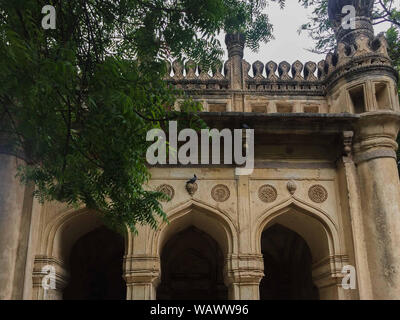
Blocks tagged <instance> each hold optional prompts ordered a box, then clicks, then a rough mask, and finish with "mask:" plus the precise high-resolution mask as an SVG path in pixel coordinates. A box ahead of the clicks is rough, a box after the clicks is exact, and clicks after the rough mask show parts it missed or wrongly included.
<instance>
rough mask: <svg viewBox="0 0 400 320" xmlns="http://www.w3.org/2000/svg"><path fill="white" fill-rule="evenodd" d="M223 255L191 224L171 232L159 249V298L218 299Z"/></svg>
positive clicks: (221, 293) (222, 296) (222, 292)
mask: <svg viewBox="0 0 400 320" xmlns="http://www.w3.org/2000/svg"><path fill="white" fill-rule="evenodd" d="M223 267H224V256H223V253H222V251H221V249H220V247H219V245H218V243H217V242H216V241H215V240H214V239H213V238H211V237H210V236H209V235H208V234H206V233H205V232H203V231H201V230H199V229H197V228H195V227H193V226H191V227H189V228H186V229H185V230H183V231H181V232H179V233H177V234H175V235H174V236H172V237H171V238H170V239H169V240H168V241H167V243H166V244H165V246H164V247H163V250H162V253H161V283H160V284H159V286H158V288H157V299H160V300H221V299H227V297H228V292H227V288H226V287H225V285H224V282H223Z"/></svg>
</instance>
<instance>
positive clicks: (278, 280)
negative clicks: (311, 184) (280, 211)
mask: <svg viewBox="0 0 400 320" xmlns="http://www.w3.org/2000/svg"><path fill="white" fill-rule="evenodd" d="M261 251H262V254H263V257H264V273H265V276H264V278H263V279H262V281H261V283H260V299H261V300H316V299H319V293H318V288H317V287H316V286H315V285H314V284H313V282H312V257H311V251H310V249H309V247H308V245H307V243H306V242H305V240H304V239H303V238H302V237H301V236H299V235H298V234H297V233H296V232H293V231H292V230H290V229H287V228H285V227H283V226H281V225H279V224H275V225H274V226H272V227H270V228H268V229H267V230H265V231H264V232H263V234H262V238H261Z"/></svg>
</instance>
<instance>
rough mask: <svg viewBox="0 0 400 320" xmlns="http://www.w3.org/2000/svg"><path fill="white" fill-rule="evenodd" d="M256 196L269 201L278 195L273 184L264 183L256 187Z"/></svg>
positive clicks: (272, 200)
mask: <svg viewBox="0 0 400 320" xmlns="http://www.w3.org/2000/svg"><path fill="white" fill-rule="evenodd" d="M258 197H259V198H260V200H261V201H263V202H267V203H270V202H274V201H275V200H276V198H277V197H278V192H277V191H276V189H275V188H274V187H273V186H271V185H269V184H266V185H263V186H261V187H260V189H258Z"/></svg>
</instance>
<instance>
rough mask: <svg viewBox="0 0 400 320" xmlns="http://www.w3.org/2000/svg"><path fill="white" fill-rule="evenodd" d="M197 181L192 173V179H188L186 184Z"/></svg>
mask: <svg viewBox="0 0 400 320" xmlns="http://www.w3.org/2000/svg"><path fill="white" fill-rule="evenodd" d="M196 181H197V176H196V175H194V176H193V178H192V179H190V180H189V181H186V184H189V183H190V184H193V183H195V182H196Z"/></svg>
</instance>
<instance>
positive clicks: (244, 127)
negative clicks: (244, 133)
mask: <svg viewBox="0 0 400 320" xmlns="http://www.w3.org/2000/svg"><path fill="white" fill-rule="evenodd" d="M242 128H243V129H250V127H249V126H248V125H247V124H245V123H243V124H242Z"/></svg>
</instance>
